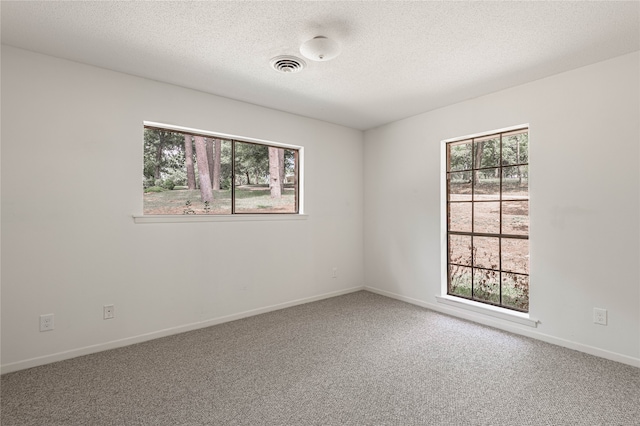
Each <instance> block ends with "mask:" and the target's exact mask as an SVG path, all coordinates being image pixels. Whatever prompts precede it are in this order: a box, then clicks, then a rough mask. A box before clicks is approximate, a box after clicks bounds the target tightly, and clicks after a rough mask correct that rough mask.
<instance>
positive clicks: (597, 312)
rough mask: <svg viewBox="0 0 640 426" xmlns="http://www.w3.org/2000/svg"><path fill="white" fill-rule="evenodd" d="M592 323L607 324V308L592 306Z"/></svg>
mask: <svg viewBox="0 0 640 426" xmlns="http://www.w3.org/2000/svg"><path fill="white" fill-rule="evenodd" d="M593 322H594V324H600V325H607V310H606V309H602V308H593Z"/></svg>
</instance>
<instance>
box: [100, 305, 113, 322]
mask: <svg viewBox="0 0 640 426" xmlns="http://www.w3.org/2000/svg"><path fill="white" fill-rule="evenodd" d="M115 316H116V309H115V307H114V306H113V305H104V306H103V307H102V317H103V318H104V319H106V320H108V319H113V318H114V317H115Z"/></svg>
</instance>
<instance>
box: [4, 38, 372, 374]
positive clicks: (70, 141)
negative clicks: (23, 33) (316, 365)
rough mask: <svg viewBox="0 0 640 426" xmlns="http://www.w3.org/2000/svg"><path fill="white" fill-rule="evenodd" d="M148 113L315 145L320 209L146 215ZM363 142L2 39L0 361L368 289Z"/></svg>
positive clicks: (311, 172)
mask: <svg viewBox="0 0 640 426" xmlns="http://www.w3.org/2000/svg"><path fill="white" fill-rule="evenodd" d="M144 120H148V121H155V122H162V123H168V124H175V125H180V126H185V127H191V128H196V129H203V130H209V131H215V132H222V133H227V134H233V135H240V136H246V137H252V138H260V139H265V140H271V141H275V142H280V143H286V144H294V145H299V146H303V147H304V149H305V165H304V166H305V182H306V183H305V188H304V190H305V200H306V205H305V213H307V214H308V218H307V219H306V220H297V221H277V222H213V223H211V222H209V223H165V224H134V222H133V219H132V215H134V214H141V213H142V154H143V150H142V135H143V127H142V126H143V125H142V123H143V121H144ZM362 138H363V135H362V132H360V131H357V130H352V129H348V128H345V127H341V126H337V125H332V124H328V123H324V122H320V121H316V120H312V119H308V118H302V117H299V116H295V115H291V114H286V113H282V112H278V111H274V110H270V109H267V108H262V107H257V106H254V105H250V104H246V103H242V102H237V101H233V100H229V99H225V98H219V97H216V96H212V95H208V94H203V93H200V92H196V91H193V90H187V89H184V88H180V87H177V86H172V85H168V84H163V83H158V82H155V81H150V80H145V79H142V78H137V77H132V76H129V75H125V74H120V73H116V72H112V71H107V70H103V69H100V68H95V67H91V66H86V65H81V64H78V63H74V62H69V61H65V60H60V59H56V58H52V57H48V56H43V55H39V54H34V53H30V52H27V51H24V50H20V49H15V48H11V47H7V46H3V48H2V311H1V312H2V363H3V366H10V367H9V369H17V368H24V367H25V366H30V365H32V364H38V363H41V362H48V361H51V360H55V359H56V357H55V356H53V355H55V354H60V353H64V352H66V351H71V352H70V355H73V354H77V353H78V352H77V351H79V350H85V351H91V350H98V349H100V348H101V347H102V346H101V345H104V344H105V343H108V342H114V341H120V340H122V339H129V338H132V337H136V336H144V335H147V334H149V333H151V334H153V333H156V332H159V331H162V330H167V329H175V328H179V327H182V326H185V325H189V324H194V323H200V322H203V321H208V320H211V319H216V318H222V317H229V316H233V315H237V314H239V313H242V312H246V311H252V310H259V309H262V308H265V307H269V306H273V305H280V304H286V303H289V302H291V301H296V300H301V299H307V298H313V297H318V296H322V295H325V294H331V293H334V292H341V291H346V290H348V289H351V288H354V287H360V286H362V285H363V249H362V241H363V235H362V207H363V165H362V164H363V152H362V150H363V148H362ZM334 266H337V267H338V268H339V269H338V270H339V273H338V277H337V278H332V277H331V275H332V268H333V267H334ZM105 304H114V305H115V312H116V317H115V319H113V320H108V321H105V320H103V319H102V306H103V305H105ZM47 313H54V314H55V330H54V331H51V332H45V333H40V332H39V331H38V317H39V315H41V314H47ZM93 345H97V346H95V349H91V347H93ZM83 348H84V349H83ZM87 348H89V349H87ZM74 351H76V352H74ZM70 355H62V356H59V357H65V356H70ZM52 356H53V357H52ZM40 357H44V358H40ZM47 357H48V358H47ZM59 357H58V358H59ZM34 359H35V361H34ZM3 370H5V371H6V370H7V369H6V368H3Z"/></svg>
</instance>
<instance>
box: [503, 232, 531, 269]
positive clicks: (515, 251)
mask: <svg viewBox="0 0 640 426" xmlns="http://www.w3.org/2000/svg"><path fill="white" fill-rule="evenodd" d="M502 270H503V271H510V272H520V273H522V274H528V273H529V240H521V239H516V238H503V239H502Z"/></svg>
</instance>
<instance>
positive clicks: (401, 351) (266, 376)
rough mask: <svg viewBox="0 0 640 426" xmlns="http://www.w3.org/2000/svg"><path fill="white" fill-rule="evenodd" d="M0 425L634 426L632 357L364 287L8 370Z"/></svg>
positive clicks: (638, 406)
mask: <svg viewBox="0 0 640 426" xmlns="http://www.w3.org/2000/svg"><path fill="white" fill-rule="evenodd" d="M1 409H2V411H1V419H2V425H4V426H10V425H39V426H40V425H253V426H258V425H403V426H404V425H514V426H519V425H536V426H540V425H640V369H638V368H635V367H631V366H627V365H624V364H620V363H616V362H612V361H608V360H605V359H600V358H597V357H594V356H590V355H586V354H583V353H580V352H576V351H572V350H569V349H565V348H561V347H558V346H553V345H550V344H547V343H544V342H540V341H537V340H533V339H529V338H526V337H522V336H518V335H514V334H510V333H507V332H503V331H500V330H496V329H492V328H489V327H485V326H481V325H478V324H474V323H471V322H467V321H464V320H460V319H456V318H453V317H450V316H447V315H442V314H439V313H436V312H433V311H430V310H427V309H423V308H420V307H416V306H413V305H409V304H406V303H403V302H399V301H397V300H393V299H389V298H386V297H382V296H378V295H375V294H372V293H369V292H365V291H362V292H357V293H353V294H348V295H345V296H340V297H336V298H332V299H327V300H323V301H319V302H314V303H309V304H306V305H301V306H296V307H292V308H288V309H284V310H280V311H276V312H271V313H267V314H263V315H258V316H255V317H251V318H247V319H243V320H239V321H234V322H230V323H226V324H221V325H217V326H213V327H209V328H205V329H201V330H196V331H192V332H188V333H183V334H179V335H175V336H170V337H166V338H162V339H157V340H153V341H150V342H145V343H140V344H137V345H133V346H128V347H125V348H120V349H114V350H110V351H105V352H101V353H98V354H93V355H88V356H83V357H78V358H75V359H71V360H67V361H62V362H58V363H54V364H49V365H46V366H41V367H36V368H31V369H28V370H23V371H18V372H15V373H10V374H6V375H3V376H2V379H1Z"/></svg>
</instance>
